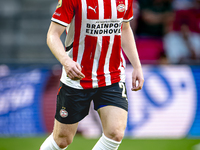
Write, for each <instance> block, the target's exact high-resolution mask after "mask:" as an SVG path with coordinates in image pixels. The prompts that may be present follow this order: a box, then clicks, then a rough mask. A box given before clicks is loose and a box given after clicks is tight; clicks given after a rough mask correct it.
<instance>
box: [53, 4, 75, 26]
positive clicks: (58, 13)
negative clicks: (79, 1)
mask: <svg viewBox="0 0 200 150" xmlns="http://www.w3.org/2000/svg"><path fill="white" fill-rule="evenodd" d="M74 12H75V11H74V3H73V0H58V5H57V7H56V10H55V12H54V14H53V16H52V18H51V21H53V22H56V23H58V24H61V25H63V26H65V27H66V26H68V24H70V22H71V20H72V18H73V17H74Z"/></svg>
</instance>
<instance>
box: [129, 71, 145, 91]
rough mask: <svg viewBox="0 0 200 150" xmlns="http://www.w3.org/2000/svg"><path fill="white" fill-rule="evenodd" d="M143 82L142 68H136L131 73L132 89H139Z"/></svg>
mask: <svg viewBox="0 0 200 150" xmlns="http://www.w3.org/2000/svg"><path fill="white" fill-rule="evenodd" d="M143 84H144V77H143V73H142V68H136V69H134V70H133V73H132V88H131V90H132V91H138V90H141V89H142V87H143Z"/></svg>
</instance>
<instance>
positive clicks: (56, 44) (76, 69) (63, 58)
mask: <svg viewBox="0 0 200 150" xmlns="http://www.w3.org/2000/svg"><path fill="white" fill-rule="evenodd" d="M65 29H66V27H64V26H62V25H60V24H57V23H55V22H53V21H52V22H51V24H50V27H49V30H48V33H47V45H48V46H49V48H50V50H51V52H52V53H53V55H54V56H55V57H56V58H57V59H58V61H59V62H60V63H61V64H62V65H63V66H64V68H65V71H66V74H67V76H68V77H69V78H70V79H72V80H80V79H82V78H84V77H85V76H84V74H83V73H82V72H81V67H80V65H79V64H78V63H77V62H75V61H73V60H72V59H71V58H70V57H69V56H68V55H67V53H66V52H65V48H64V45H63V43H62V41H61V39H60V36H61V35H62V33H63V32H64V31H65Z"/></svg>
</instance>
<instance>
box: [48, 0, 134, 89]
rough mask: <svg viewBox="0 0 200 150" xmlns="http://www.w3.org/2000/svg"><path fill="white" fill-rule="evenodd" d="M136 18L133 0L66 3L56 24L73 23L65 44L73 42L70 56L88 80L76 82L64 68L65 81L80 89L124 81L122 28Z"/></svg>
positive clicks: (69, 28)
mask: <svg viewBox="0 0 200 150" xmlns="http://www.w3.org/2000/svg"><path fill="white" fill-rule="evenodd" d="M119 6H120V7H119ZM129 9H130V10H129ZM74 12H75V14H74ZM57 14H59V15H57ZM132 16H133V12H132V0H130V1H129V0H64V1H63V4H62V7H59V8H57V9H56V11H55V13H54V15H53V17H52V21H54V22H57V23H60V24H62V23H63V24H62V25H64V26H67V25H68V24H69V26H67V27H68V28H67V30H68V31H67V33H68V35H67V38H66V42H65V45H66V46H69V45H70V44H71V43H72V42H73V48H72V49H71V50H70V51H69V52H67V53H68V55H69V56H70V57H71V58H72V59H73V60H74V61H76V62H78V63H79V64H80V65H81V67H82V72H83V74H84V75H85V78H84V79H82V80H80V81H72V80H70V79H69V78H68V77H67V75H66V72H65V70H64V69H63V73H62V77H61V81H62V82H63V83H65V84H66V85H68V86H71V87H74V88H78V89H88V88H97V87H102V86H107V85H111V84H113V83H116V82H119V81H123V82H124V80H125V71H124V69H125V61H124V58H123V55H122V52H121V25H122V21H123V20H126V21H127V20H130V19H131V18H132ZM72 39H73V40H72Z"/></svg>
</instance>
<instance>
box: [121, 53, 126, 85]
mask: <svg viewBox="0 0 200 150" xmlns="http://www.w3.org/2000/svg"><path fill="white" fill-rule="evenodd" d="M121 58H122V62H120V66H119V69H120V71H121V75H120V81H122V82H125V68H126V60H125V59H124V55H123V53H122V51H121ZM122 66H124V67H122Z"/></svg>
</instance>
